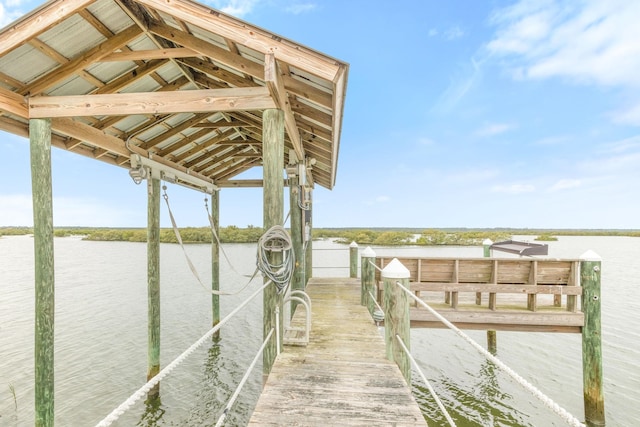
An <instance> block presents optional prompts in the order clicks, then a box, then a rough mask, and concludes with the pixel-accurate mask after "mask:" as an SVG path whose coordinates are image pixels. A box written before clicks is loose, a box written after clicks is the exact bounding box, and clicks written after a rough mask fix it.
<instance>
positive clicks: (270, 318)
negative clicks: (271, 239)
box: [262, 109, 284, 380]
mask: <svg viewBox="0 0 640 427" xmlns="http://www.w3.org/2000/svg"><path fill="white" fill-rule="evenodd" d="M262 158H263V166H262V169H263V173H264V177H263V182H264V188H263V191H264V195H263V197H264V202H263V203H264V205H263V210H264V228H265V231H266V230H268V229H269V228H271V227H273V226H274V225H282V222H283V220H284V215H283V211H284V176H283V171H284V112H283V111H282V110H275V109H271V110H265V111H264V113H262ZM271 255H272V256H273V257H274V258H273V259H272V260H271V262H273V263H274V264H276V263H277V262H278V261H279V260H278V259H276V257H277V256H278V255H280V257H281V256H282V254H275V253H272V254H271ZM280 261H281V258H280ZM262 307H263V312H262V316H263V318H264V322H263V323H264V325H263V337H264V338H266V337H267V335H268V334H269V332H270V331H271V329H273V328H275V327H276V325H279V329H280V332H279V333H280V336H282V327H283V324H284V322H283V321H282V318H280V319H279V320H278V322H276V313H275V311H276V308H278V310H279V313H280V314H279V316H280V317H282V312H283V310H282V295H278V293H277V290H276V286H275V284H272V285H270V286H267V287H266V288H265V290H264V292H263V302H262ZM280 342H282V340H280ZM281 349H282V348H279V349H278V348H277V345H276V340H275V339H271V340H270V341H269V343H268V344H267V346H266V347H265V349H264V352H263V354H262V361H263V364H262V373H263V376H264V379H265V380H266V377H267V376H268V375H269V372H271V366H272V365H273V362H274V360H275V358H276V355H277V353H278V352H279V351H280V350H281Z"/></svg>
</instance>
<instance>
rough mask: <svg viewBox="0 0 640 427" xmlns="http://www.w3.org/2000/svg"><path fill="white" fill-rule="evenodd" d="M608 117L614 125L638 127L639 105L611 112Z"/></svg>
mask: <svg viewBox="0 0 640 427" xmlns="http://www.w3.org/2000/svg"><path fill="white" fill-rule="evenodd" d="M609 116H610V117H611V120H612V121H613V122H614V123H618V124H621V125H631V126H640V104H637V105H635V106H633V107H631V108H627V109H624V110H618V111H614V112H611V113H609Z"/></svg>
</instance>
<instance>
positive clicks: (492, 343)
mask: <svg viewBox="0 0 640 427" xmlns="http://www.w3.org/2000/svg"><path fill="white" fill-rule="evenodd" d="M491 245H493V242H492V241H491V239H485V240H484V241H483V242H482V249H483V255H484V257H485V258H491ZM489 299H492V300H493V305H494V307H495V299H496V294H490V295H489ZM476 304H477V305H482V293H481V292H478V293H476ZM487 350H489V352H490V353H491V354H496V353H497V352H498V337H497V335H496V331H492V330H489V331H487Z"/></svg>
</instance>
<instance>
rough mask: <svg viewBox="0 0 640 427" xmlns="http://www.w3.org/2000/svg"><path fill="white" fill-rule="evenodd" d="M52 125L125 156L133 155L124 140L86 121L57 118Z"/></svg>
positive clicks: (60, 130)
mask: <svg viewBox="0 0 640 427" xmlns="http://www.w3.org/2000/svg"><path fill="white" fill-rule="evenodd" d="M51 127H52V128H53V129H54V130H55V131H56V132H60V133H63V134H65V135H68V136H70V137H72V138H76V139H79V140H80V141H86V142H88V143H90V144H92V145H95V146H96V147H98V148H102V149H105V150H107V151H110V152H112V153H115V154H118V155H121V156H125V157H129V156H130V155H131V152H130V151H129V150H127V148H126V147H125V143H124V141H122V140H121V139H119V138H116V137H115V136H111V135H109V134H106V133H104V132H102V131H100V130H97V129H94V128H93V127H91V126H89V125H86V124H84V123H80V122H78V121H75V120H72V119H68V118H55V119H52V121H51Z"/></svg>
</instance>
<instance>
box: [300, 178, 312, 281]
mask: <svg viewBox="0 0 640 427" xmlns="http://www.w3.org/2000/svg"><path fill="white" fill-rule="evenodd" d="M307 207H308V210H306V211H304V212H303V214H304V215H303V220H302V226H303V227H304V233H305V234H306V235H307V236H306V237H305V238H306V239H307V242H306V247H307V250H306V252H305V261H304V268H305V272H304V280H305V283H304V285H305V287H306V286H307V283H309V279H311V278H312V277H313V190H312V189H309V199H308V201H307Z"/></svg>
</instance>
